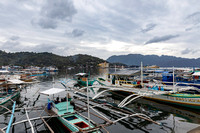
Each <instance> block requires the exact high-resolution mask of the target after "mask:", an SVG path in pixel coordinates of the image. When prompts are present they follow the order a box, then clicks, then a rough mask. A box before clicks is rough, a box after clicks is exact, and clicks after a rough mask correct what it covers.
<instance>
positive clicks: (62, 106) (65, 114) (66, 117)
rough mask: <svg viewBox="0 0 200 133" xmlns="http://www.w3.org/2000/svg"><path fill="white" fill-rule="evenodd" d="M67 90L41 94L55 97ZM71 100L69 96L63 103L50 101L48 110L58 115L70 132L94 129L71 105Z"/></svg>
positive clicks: (96, 132) (98, 132) (52, 89)
mask: <svg viewBox="0 0 200 133" xmlns="http://www.w3.org/2000/svg"><path fill="white" fill-rule="evenodd" d="M64 91H65V89H60V88H51V89H49V90H46V91H43V92H40V94H44V95H48V96H50V95H54V94H57V93H61V92H64ZM70 101H71V99H70V98H69V97H68V96H67V98H64V99H63V100H62V101H61V102H60V101H58V99H57V101H53V100H50V99H48V104H47V109H48V110H52V111H53V112H54V113H55V114H56V115H58V117H57V118H58V120H59V121H60V122H61V123H62V125H63V126H64V127H65V128H66V129H67V131H69V132H84V130H88V129H90V128H91V129H92V128H94V127H95V126H94V125H93V124H92V123H91V122H90V121H88V120H86V119H85V118H83V117H82V116H80V115H79V114H77V113H76V112H75V111H74V106H72V105H71V104H70ZM92 133H100V131H99V130H97V129H96V130H95V129H94V130H93V131H92Z"/></svg>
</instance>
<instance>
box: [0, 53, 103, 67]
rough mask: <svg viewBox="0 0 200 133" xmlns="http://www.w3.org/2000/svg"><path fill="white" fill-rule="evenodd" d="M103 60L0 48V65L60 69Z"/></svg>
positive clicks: (93, 63)
mask: <svg viewBox="0 0 200 133" xmlns="http://www.w3.org/2000/svg"><path fill="white" fill-rule="evenodd" d="M102 62H105V60H103V59H99V58H97V57H93V56H90V55H83V54H78V55H74V56H67V57H65V56H59V55H55V54H52V53H48V52H43V53H35V52H16V53H7V52H4V51H1V50H0V66H2V65H18V66H30V65H32V66H41V67H43V66H56V67H58V68H60V69H62V68H66V67H69V66H70V67H71V66H86V65H87V66H90V67H95V66H97V64H99V63H102Z"/></svg>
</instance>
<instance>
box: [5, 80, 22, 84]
mask: <svg viewBox="0 0 200 133" xmlns="http://www.w3.org/2000/svg"><path fill="white" fill-rule="evenodd" d="M8 82H11V84H23V83H25V82H24V81H21V80H19V79H10V80H8Z"/></svg>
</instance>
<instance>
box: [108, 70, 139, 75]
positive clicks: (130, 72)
mask: <svg viewBox="0 0 200 133" xmlns="http://www.w3.org/2000/svg"><path fill="white" fill-rule="evenodd" d="M138 72H140V70H121V71H116V72H114V73H111V75H127V76H130V75H134V74H136V73H138Z"/></svg>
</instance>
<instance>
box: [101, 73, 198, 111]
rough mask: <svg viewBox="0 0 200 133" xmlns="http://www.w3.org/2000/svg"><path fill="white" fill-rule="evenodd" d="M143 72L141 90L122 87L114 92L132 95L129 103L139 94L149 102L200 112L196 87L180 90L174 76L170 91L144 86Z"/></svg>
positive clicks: (128, 97) (128, 98)
mask: <svg viewBox="0 0 200 133" xmlns="http://www.w3.org/2000/svg"><path fill="white" fill-rule="evenodd" d="M142 72H143V71H142V70H141V83H140V84H141V86H142V88H141V89H138V88H134V87H132V88H129V87H121V89H119V88H117V89H116V88H115V89H114V90H118V91H121V92H123V93H128V94H130V95H129V96H127V98H126V100H127V101H128V100H130V98H132V96H135V95H134V94H138V95H140V96H142V97H144V98H146V99H149V100H155V101H158V102H163V103H168V104H173V105H179V106H184V107H187V108H192V109H199V110H200V92H199V91H198V89H195V88H194V87H191V86H188V87H187V86H186V87H183V86H180V88H179V89H177V88H175V84H174V76H173V86H171V89H169V87H167V89H165V88H164V87H158V86H157V87H156V86H154V87H150V86H148V85H145V84H143V79H142V78H143V73H142ZM173 75H174V71H173ZM103 85H105V86H106V84H103ZM147 86H148V87H147ZM108 87H110V86H108ZM133 93H134V94H133ZM133 99H134V98H133ZM129 103H130V102H129Z"/></svg>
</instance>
